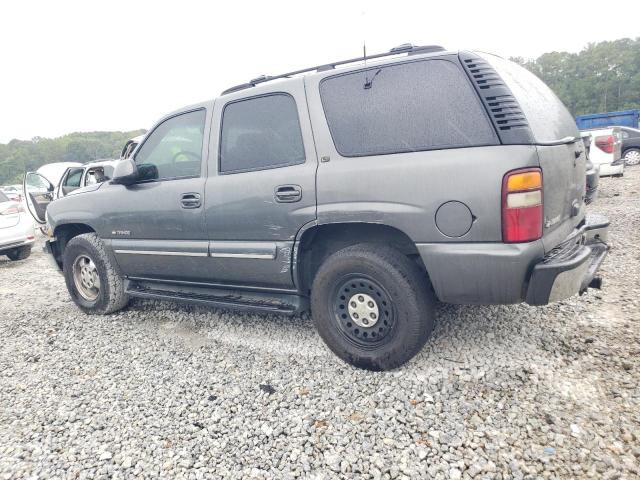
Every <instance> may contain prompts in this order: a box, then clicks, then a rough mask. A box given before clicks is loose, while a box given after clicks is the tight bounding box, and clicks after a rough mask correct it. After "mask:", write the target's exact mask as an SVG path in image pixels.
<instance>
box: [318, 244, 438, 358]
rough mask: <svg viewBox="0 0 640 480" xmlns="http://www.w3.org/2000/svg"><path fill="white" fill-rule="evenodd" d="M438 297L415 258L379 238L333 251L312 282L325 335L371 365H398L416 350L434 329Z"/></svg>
mask: <svg viewBox="0 0 640 480" xmlns="http://www.w3.org/2000/svg"><path fill="white" fill-rule="evenodd" d="M434 303H435V295H434V294H433V292H432V291H431V289H430V285H429V282H428V279H427V277H426V275H425V273H424V272H423V271H421V270H420V269H419V268H418V266H417V265H416V263H414V262H413V261H412V260H410V259H409V258H408V257H407V256H406V255H403V254H402V253H400V252H398V251H397V250H395V249H393V248H389V247H387V246H384V245H378V244H359V245H353V246H350V247H346V248H343V249H342V250H339V251H337V252H335V253H334V254H332V255H331V256H329V257H328V258H327V259H326V260H325V261H324V263H323V264H322V265H321V266H320V268H319V270H318V272H317V274H316V276H315V279H314V281H313V285H312V288H311V310H312V315H313V321H314V324H315V326H316V329H317V330H318V333H319V334H320V336H321V337H322V339H323V340H324V341H325V343H326V344H327V346H328V347H329V348H330V349H331V350H332V351H333V352H334V353H335V354H336V355H337V356H338V357H340V358H341V359H343V360H344V361H345V362H347V363H350V364H351V365H354V366H356V367H358V368H364V369H367V370H389V369H392V368H396V367H398V366H400V365H402V364H404V363H405V362H407V361H408V360H410V359H411V358H412V357H413V356H415V355H416V354H417V353H418V352H419V351H420V350H421V349H422V347H423V346H424V344H425V342H426V341H427V339H428V338H429V335H430V334H431V331H432V330H433V325H434V309H433V306H434Z"/></svg>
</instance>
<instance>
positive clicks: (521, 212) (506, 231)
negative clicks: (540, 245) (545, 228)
mask: <svg viewBox="0 0 640 480" xmlns="http://www.w3.org/2000/svg"><path fill="white" fill-rule="evenodd" d="M541 236H542V170H540V169H539V168H525V169H522V170H514V171H512V172H509V173H507V174H506V175H505V176H504V179H503V180H502V241H503V242H505V243H517V242H530V241H532V240H537V239H538V238H540V237H541Z"/></svg>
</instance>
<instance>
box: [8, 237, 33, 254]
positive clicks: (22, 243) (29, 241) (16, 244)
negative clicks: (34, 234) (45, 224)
mask: <svg viewBox="0 0 640 480" xmlns="http://www.w3.org/2000/svg"><path fill="white" fill-rule="evenodd" d="M35 241H36V240H35V238H31V239H22V240H18V241H14V242H10V243H2V244H0V255H2V254H3V253H4V252H8V251H10V250H13V249H14V248H20V247H27V246H31V245H33V244H34V243H35Z"/></svg>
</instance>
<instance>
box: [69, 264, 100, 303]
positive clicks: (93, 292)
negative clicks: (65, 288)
mask: <svg viewBox="0 0 640 480" xmlns="http://www.w3.org/2000/svg"><path fill="white" fill-rule="evenodd" d="M73 283H74V284H75V286H76V290H78V293H79V294H80V296H81V297H82V298H84V299H85V300H88V301H90V302H93V301H94V300H95V299H96V298H98V295H99V294H100V276H99V275H98V269H97V268H96V264H95V263H93V260H91V258H90V257H88V256H87V255H79V256H78V257H77V258H76V259H75V261H74V262H73Z"/></svg>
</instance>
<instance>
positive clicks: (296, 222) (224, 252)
mask: <svg viewBox="0 0 640 480" xmlns="http://www.w3.org/2000/svg"><path fill="white" fill-rule="evenodd" d="M252 93H255V95H252V96H251V97H249V98H246V95H247V93H246V92H238V93H235V94H230V95H226V96H225V97H224V100H225V101H224V102H220V101H219V102H218V103H216V106H215V109H214V114H213V119H214V120H213V126H212V132H213V133H212V136H211V137H212V139H211V147H210V151H211V152H212V153H213V152H215V153H213V154H212V155H211V156H210V160H209V178H208V180H207V184H206V188H205V197H206V213H205V215H206V226H207V233H208V237H209V240H210V245H209V251H210V255H211V265H212V269H211V275H212V276H213V277H214V280H215V281H216V282H221V283H229V284H239V285H246V284H251V285H259V286H265V287H273V288H292V287H293V279H292V274H291V257H292V251H293V244H294V240H295V238H296V234H297V233H298V231H299V230H300V228H301V227H302V226H303V225H304V224H306V223H308V222H311V221H314V220H315V218H316V193H315V173H316V169H317V158H316V153H315V148H314V145H313V139H312V137H311V134H310V132H311V126H310V123H309V118H308V113H307V106H306V97H305V92H304V86H303V83H302V80H300V81H294V82H288V83H287V85H286V87H284V88H282V89H278V90H275V89H274V86H268V87H266V86H263V87H257V88H255V89H252ZM243 97H245V98H243ZM269 97H278V98H273V99H272V100H273V102H270V101H269V100H270V98H269ZM284 97H286V98H284ZM265 98H266V100H265ZM257 99H259V101H256V102H255V103H252V104H246V105H244V106H246V107H248V108H247V109H246V110H247V111H248V112H250V115H248V116H247V117H243V115H242V110H243V108H238V109H237V110H236V109H234V110H231V109H230V110H225V108H227V106H229V105H235V104H236V103H240V102H238V100H242V101H243V102H244V101H252V100H257ZM291 100H293V102H292V101H291ZM269 109H273V110H274V112H270V111H269ZM223 112H225V115H227V116H226V117H224V118H226V119H227V120H226V121H227V123H226V124H225V123H224V122H225V120H224V118H223V117H222V115H223ZM229 112H232V114H229ZM296 114H297V120H298V122H299V125H296V124H295V123H294V122H291V121H290V119H291V118H292V116H293V117H294V118H295V115H296ZM261 116H264V118H267V119H269V120H268V125H263V124H261V123H260V120H259V119H260V118H261ZM231 119H233V121H234V122H235V124H234V125H235V126H236V127H235V130H233V129H231V130H225V131H224V132H222V133H221V131H220V130H221V123H222V124H223V125H224V128H227V129H229V128H231V127H229V125H230V124H231ZM243 122H244V123H243ZM279 123H282V124H283V127H282V130H279V128H280V127H279V125H278V124H279ZM298 128H299V129H300V130H299V131H298ZM239 132H241V133H239ZM220 138H224V139H225V140H224V142H226V143H223V144H222V145H221V144H220ZM229 143H231V144H232V145H231V146H230V145H229ZM233 148H235V149H236V150H233ZM257 151H258V152H260V155H256V152H257ZM219 152H222V156H220V153H219ZM227 152H231V153H229V154H228V156H226V157H225V155H226V154H227ZM261 162H262V164H261ZM287 162H291V163H292V164H290V165H286V166H283V164H286V163H287ZM219 165H224V168H225V171H223V172H220V170H219ZM236 167H237V168H239V169H243V171H238V172H234V171H233V170H234V168H236ZM247 168H252V169H253V170H252V171H247ZM260 168H262V169H260ZM227 172H228V173H227Z"/></svg>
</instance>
